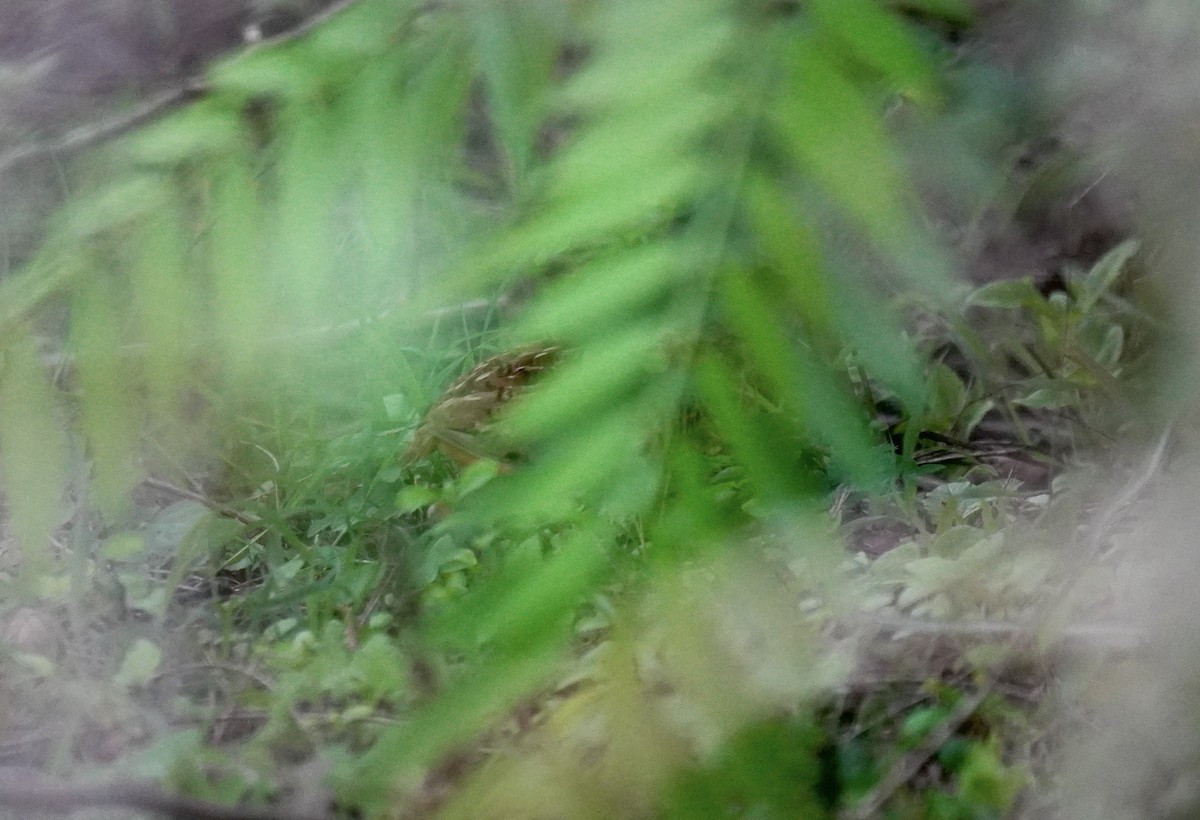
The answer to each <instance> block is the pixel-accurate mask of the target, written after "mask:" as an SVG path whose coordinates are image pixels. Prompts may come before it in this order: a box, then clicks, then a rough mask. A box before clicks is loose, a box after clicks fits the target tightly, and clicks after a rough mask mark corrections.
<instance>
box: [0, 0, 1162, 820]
mask: <svg viewBox="0 0 1200 820" xmlns="http://www.w3.org/2000/svg"><path fill="white" fill-rule="evenodd" d="M907 5H908V6H909V7H911V8H910V10H909V12H908V16H901V15H899V14H897V13H895V12H893V11H891V10H889V9H887V8H885V7H884V6H881V5H878V4H876V3H874V2H869V0H854V1H853V2H851V1H850V0H810V2H808V3H806V4H803V5H802V6H794V5H792V4H787V3H783V4H778V3H755V2H746V3H728V2H720V0H661V1H660V2H655V3H639V2H624V1H623V0H605V2H581V3H577V4H561V3H558V2H527V3H520V4H501V3H488V2H472V3H464V4H461V5H455V6H443V5H442V4H425V5H416V4H408V3H400V2H381V1H377V0H363V2H360V3H357V4H354V5H352V6H350V7H349V8H348V9H347V10H346V11H344V12H342V13H341V14H339V15H336V16H334V17H332V18H331V19H330V20H328V21H327V22H325V23H323V24H322V25H320V26H317V27H316V28H314V29H313V30H312V31H311V32H309V33H307V34H305V35H304V36H302V37H299V38H294V39H289V40H287V41H286V42H283V43H281V44H273V45H268V46H267V47H263V48H258V49H252V50H250V51H248V52H246V53H244V54H240V55H236V56H233V57H231V58H228V59H225V60H223V61H221V62H218V63H217V64H215V65H214V66H212V67H211V68H210V69H209V70H208V72H207V75H206V81H207V88H206V92H205V94H204V95H203V97H202V98H201V99H199V100H198V101H196V102H194V103H192V104H190V105H188V106H187V107H186V108H183V109H181V110H178V111H176V112H175V113H173V114H172V115H170V116H169V117H167V118H164V119H162V120H161V121H159V122H156V123H153V124H151V125H149V126H146V127H144V128H142V129H139V130H137V131H135V132H133V133H130V134H128V135H126V136H125V137H124V138H122V139H120V140H117V141H114V142H113V143H111V144H109V145H106V146H104V147H102V148H101V149H99V150H98V151H96V152H95V153H94V154H93V155H92V156H89V157H87V158H85V159H84V160H82V161H80V162H79V163H77V164H76V165H75V166H73V167H72V168H71V169H70V173H71V179H70V182H71V184H72V186H73V188H74V190H75V191H76V192H77V193H76V194H75V195H74V196H73V200H72V202H71V203H70V204H69V206H68V207H67V208H66V209H64V211H63V212H62V213H61V214H59V215H58V216H57V217H56V219H55V220H54V222H53V224H52V226H51V229H50V235H49V238H48V240H47V242H46V245H45V247H44V248H43V249H42V250H41V251H40V252H39V254H38V255H37V256H36V257H35V258H34V259H32V260H30V262H29V263H28V265H27V267H26V268H25V269H24V270H22V271H20V272H18V273H16V274H14V275H13V276H11V277H10V278H8V279H6V280H5V281H4V282H3V283H0V297H2V298H0V332H2V333H3V343H4V345H5V349H4V371H3V376H2V380H3V381H2V383H0V452H2V453H3V457H4V467H5V491H6V498H7V511H8V523H9V532H10V533H11V535H10V537H9V538H8V539H7V541H6V543H5V552H4V560H5V567H4V574H3V576H2V578H0V581H2V583H3V598H2V600H3V610H2V611H3V616H4V620H5V623H6V628H5V643H4V646H3V649H2V650H0V651H3V652H4V657H5V664H4V668H3V673H2V675H0V687H2V691H3V695H4V698H5V703H6V707H5V708H6V712H5V714H4V715H3V726H2V731H3V733H4V734H3V736H2V737H0V759H2V760H3V762H4V763H5V764H21V765H27V766H32V767H34V768H37V769H39V770H41V771H42V772H44V773H46V774H49V775H54V776H66V775H72V776H78V775H83V776H84V777H83V780H84V781H85V782H86V779H87V778H88V777H101V778H111V777H115V776H120V777H127V776H133V775H137V776H146V777H150V778H153V779H155V780H156V781H158V783H159V784H161V786H162V787H164V788H166V789H167V790H169V791H175V792H181V793H184V794H189V795H193V796H197V797H200V798H204V799H206V800H212V801H219V802H229V803H233V802H240V803H247V804H250V803H269V804H273V805H276V806H277V807H278V808H279V811H280V814H281V816H308V815H312V816H327V815H328V816H367V817H388V816H432V815H433V814H439V816H440V815H441V814H444V815H445V816H451V817H454V816H462V817H485V816H490V817H542V816H547V817H549V816H554V817H588V816H602V817H616V816H667V817H681V818H683V817H718V816H720V817H727V816H736V817H742V816H755V817H822V816H834V815H835V814H838V813H841V814H843V815H844V816H863V817H870V816H885V815H884V813H885V812H886V813H887V815H886V816H893V817H938V818H975V817H1001V816H1010V815H1013V816H1016V815H1017V814H1019V813H1021V812H1024V813H1025V816H1046V813H1050V812H1053V810H1054V799H1055V798H1054V797H1053V788H1052V787H1053V785H1054V764H1053V761H1054V755H1055V751H1056V748H1057V747H1058V746H1059V745H1061V744H1064V743H1068V742H1069V737H1070V730H1071V727H1072V722H1073V721H1076V720H1081V719H1082V717H1081V714H1080V712H1079V710H1078V709H1077V707H1075V706H1073V705H1071V704H1070V703H1069V700H1070V696H1069V693H1067V692H1065V691H1064V690H1063V687H1062V684H1061V680H1060V678H1059V674H1058V673H1059V671H1060V669H1061V666H1062V664H1063V663H1064V657H1071V658H1077V657H1083V658H1085V659H1087V661H1088V662H1092V663H1100V662H1101V661H1100V659H1101V658H1103V657H1104V656H1105V653H1107V652H1109V651H1112V650H1113V647H1112V646H1110V645H1109V644H1108V643H1106V641H1109V639H1112V638H1113V636H1114V634H1116V633H1115V632H1113V631H1105V630H1103V629H1100V630H1099V631H1096V630H1093V631H1087V630H1082V631H1081V629H1082V628H1081V627H1080V625H1081V624H1094V622H1096V621H1097V620H1101V621H1102V620H1104V619H1105V618H1106V617H1108V616H1109V615H1111V614H1112V613H1111V611H1110V610H1111V601H1112V599H1113V598H1114V596H1116V595H1117V594H1118V592H1119V585H1120V562H1121V560H1122V553H1121V551H1120V550H1116V549H1112V550H1110V549H1109V548H1108V547H1109V543H1108V540H1107V539H1108V538H1109V535H1110V533H1109V532H1107V531H1104V530H1105V529H1106V528H1105V527H1103V526H1101V521H1100V520H1099V519H1095V518H1089V516H1090V515H1091V513H1092V505H1093V504H1094V502H1095V498H1096V496H1097V494H1098V493H1101V492H1104V491H1105V490H1107V489H1111V484H1110V483H1106V482H1109V481H1110V476H1111V474H1113V473H1116V474H1117V475H1124V474H1125V472H1124V471H1125V468H1126V467H1127V465H1125V464H1123V463H1122V462H1121V460H1120V459H1121V458H1122V457H1123V456H1124V455H1125V454H1124V453H1121V452H1117V451H1115V450H1114V449H1113V448H1111V447H1110V446H1109V445H1110V443H1111V442H1112V440H1113V439H1115V438H1125V439H1127V440H1130V441H1138V440H1141V441H1149V440H1151V439H1153V437H1154V435H1155V430H1154V425H1153V421H1151V420H1146V419H1143V418H1142V416H1141V415H1140V414H1139V413H1138V412H1137V411H1136V408H1137V401H1136V398H1137V393H1138V391H1139V390H1145V389H1146V385H1148V384H1149V378H1150V375H1149V374H1150V372H1151V370H1152V367H1151V359H1152V355H1153V353H1154V342H1155V339H1156V336H1157V333H1158V328H1157V326H1156V324H1155V321H1154V319H1153V318H1152V317H1149V316H1147V315H1146V314H1145V313H1143V312H1142V310H1141V309H1140V308H1139V307H1138V305H1139V304H1140V302H1141V301H1142V300H1141V298H1140V294H1139V287H1140V285H1139V282H1138V277H1137V265H1136V260H1137V255H1136V254H1137V247H1136V244H1135V243H1133V242H1125V243H1123V244H1118V245H1116V246H1115V247H1112V248H1109V249H1107V252H1106V253H1104V254H1103V255H1101V256H1100V257H1099V258H1098V259H1088V260H1078V262H1077V264H1075V265H1071V264H1068V265H1066V266H1065V268H1064V270H1063V271H1062V272H1061V276H1060V277H1058V279H1056V280H1055V281H1054V282H1048V281H1046V280H1045V278H1044V277H1041V278H1039V279H1038V281H1037V282H1036V283H1035V281H1034V280H1033V279H1032V278H1029V277H1027V276H1025V275H1024V274H1026V273H1027V272H1026V271H1020V270H1014V271H1010V272H1009V273H1010V274H1011V277H1010V278H1007V279H1005V280H1004V281H998V282H992V283H989V284H985V285H982V286H968V285H966V284H964V283H963V282H962V281H961V279H960V278H958V277H956V276H955V273H954V266H955V262H954V260H955V257H954V255H953V253H952V252H951V251H949V250H947V248H946V241H947V237H948V236H950V235H952V234H953V233H954V229H955V228H956V227H958V226H956V225H955V224H953V223H954V222H955V220H956V219H959V218H960V217H961V219H962V220H963V221H964V222H965V221H966V220H967V218H968V217H967V215H968V214H975V213H982V212H985V211H988V210H989V209H993V208H999V209H1003V208H1004V207H1008V199H1007V198H1010V197H1012V196H1014V195H1015V194H1014V192H1013V191H1012V190H1011V186H1009V185H1008V184H1007V182H1008V180H1006V178H1005V176H1004V173H1005V171H1004V169H1003V168H1001V167H1000V165H1001V161H1000V159H999V157H1000V155H1001V154H1003V153H1004V152H1005V151H1010V150H1011V148H1012V146H1013V145H1015V144H1017V143H1019V142H1020V141H1021V140H1022V139H1026V138H1027V137H1028V136H1029V135H1027V134H1022V133H1019V128H1017V127H1015V126H1010V128H1011V130H1010V131H1009V132H1005V133H996V132H994V131H991V130H987V129H984V130H983V131H982V132H980V131H978V130H976V131H972V130H971V128H969V127H965V128H963V129H961V130H959V129H958V128H957V126H955V125H954V123H961V122H968V123H969V122H970V121H971V117H970V114H971V112H972V110H974V109H972V106H978V105H981V104H982V103H981V102H980V97H979V95H980V94H982V93H983V92H981V91H980V87H979V86H978V85H976V84H974V83H975V82H976V81H975V79H973V78H977V77H978V76H981V75H980V74H978V73H972V72H983V73H984V74H986V68H987V67H986V66H981V65H975V64H967V65H964V62H965V61H966V59H967V58H965V57H963V56H962V55H960V54H957V53H956V52H955V51H954V50H953V49H952V48H951V47H950V46H949V45H948V44H947V42H946V41H945V40H944V39H943V36H942V35H943V32H944V31H945V30H947V29H953V30H955V31H959V30H960V29H961V30H968V31H969V24H970V19H969V15H968V14H967V13H966V12H965V11H964V10H963V9H959V8H958V6H957V4H955V3H932V2H930V3H910V4H907ZM956 117H958V119H956ZM1030 122H1031V123H1032V122H1033V121H1032V120H1031V121H1030ZM1029 127H1030V128H1033V127H1034V125H1033V124H1031V125H1030V126H1029ZM933 131H939V132H944V133H949V134H952V135H953V139H952V140H951V141H950V142H948V143H947V145H949V147H950V149H952V150H949V149H948V150H949V153H948V154H947V156H946V157H945V160H946V165H945V167H932V168H929V167H923V166H919V165H917V164H916V163H914V162H913V161H911V160H912V157H911V156H910V155H909V154H908V153H907V151H906V149H905V147H904V146H905V145H906V140H911V139H919V138H920V135H921V134H927V133H931V132H933ZM1068 159H1069V158H1068ZM963 168H970V169H973V172H974V174H975V175H974V176H970V175H967V176H964V177H961V178H956V177H955V173H953V172H951V170H950V169H958V170H961V169H963ZM947 179H956V180H957V181H956V182H955V185H952V186H950V187H940V188H938V189H937V191H936V193H937V195H938V197H939V198H940V200H942V201H948V202H950V203H952V204H953V207H952V209H951V210H953V212H954V214H955V215H952V216H949V217H947V219H948V220H949V221H950V223H952V224H950V225H948V226H946V225H941V226H939V225H937V224H935V223H936V220H934V219H932V218H929V217H928V216H927V214H926V213H925V211H924V210H923V203H925V202H927V201H928V200H929V199H931V198H933V197H932V194H933V192H932V191H931V190H930V188H931V187H936V186H945V185H946V184H947V182H946V180H947ZM997 191H999V192H1000V193H997ZM1026 193H1027V195H1029V196H1033V195H1045V196H1060V195H1061V196H1065V195H1067V193H1068V191H1067V190H1065V189H1064V190H1061V191H1053V190H1052V191H1051V192H1050V193H1049V194H1042V193H1040V192H1039V193H1037V194H1029V193H1028V191H1027V192H1026ZM68 317H69V318H68ZM64 328H65V331H64ZM64 342H65V346H64ZM548 342H552V343H554V344H555V345H557V346H559V347H560V348H561V350H562V353H561V357H560V359H559V361H558V362H557V363H556V364H555V366H554V367H553V368H551V369H550V370H549V372H547V373H546V374H545V375H544V376H543V377H542V378H541V379H539V380H538V382H537V383H536V385H534V386H533V387H532V388H530V389H529V390H528V391H526V392H524V393H523V394H522V395H521V396H520V397H519V398H517V399H516V400H514V401H513V402H511V403H510V405H509V406H508V407H506V409H505V411H504V412H503V413H502V414H501V416H500V418H499V420H498V421H497V422H496V424H495V429H494V431H493V432H494V435H495V436H496V437H498V438H499V439H502V440H503V441H504V442H505V445H506V448H507V449H506V451H505V453H504V455H508V454H509V453H510V452H511V453H513V454H514V457H513V458H511V459H505V458H497V459H495V460H493V459H488V458H483V459H479V460H475V461H474V462H473V463H471V464H469V465H467V466H465V467H460V466H457V465H455V464H454V463H453V462H451V461H450V460H447V459H445V458H444V457H443V456H442V455H441V454H439V453H434V454H432V455H430V456H428V457H427V458H423V459H420V460H417V461H415V462H406V461H404V460H402V459H401V457H400V454H401V452H402V451H403V450H404V449H405V446H406V443H407V442H408V441H409V440H410V439H411V438H412V436H413V433H414V430H415V429H416V428H417V426H418V425H419V424H420V423H421V419H422V416H423V415H424V414H425V412H426V410H427V409H428V408H429V406H430V405H431V404H433V403H435V402H436V401H437V400H438V396H439V394H440V393H441V390H442V389H443V387H444V386H445V385H446V384H447V383H448V382H450V381H452V380H453V379H454V378H455V377H457V376H459V375H461V374H462V373H464V372H467V371H468V370H470V368H471V367H472V366H474V365H475V364H477V363H478V362H480V361H485V360H487V359H488V358H489V357H490V356H492V355H493V354H496V353H502V352H503V351H506V350H512V349H520V348H522V347H523V346H526V345H536V344H546V343H548ZM48 364H49V365H52V366H53V370H51V369H50V367H48ZM1152 466H1153V465H1152ZM1135 472H1136V471H1135ZM1133 488H1134V489H1135V490H1141V489H1144V486H1141V485H1136V484H1135V485H1134V487H1133ZM1136 496H1137V493H1136V492H1130V493H1127V497H1126V498H1125V501H1124V502H1123V504H1124V506H1122V505H1117V508H1115V509H1113V510H1111V511H1110V513H1108V514H1107V515H1108V518H1106V519H1104V523H1105V524H1109V525H1111V524H1113V523H1114V521H1115V516H1117V515H1119V514H1123V513H1124V512H1125V509H1124V507H1125V506H1128V504H1129V503H1132V501H1133V500H1135V499H1136ZM1089 521H1091V522H1092V523H1090V524H1089V523H1088V522H1089ZM1070 546H1075V547H1078V550H1076V551H1072V550H1070V549H1066V547H1070ZM1079 551H1083V552H1084V553H1085V554H1087V555H1088V556H1089V560H1088V561H1087V562H1085V565H1084V566H1081V565H1080V564H1079V563H1072V560H1073V558H1072V556H1074V555H1076V554H1077V552H1079ZM18 553H19V554H18ZM1031 635H1036V640H1034V639H1032V638H1031ZM1117 637H1118V638H1119V637H1120V636H1119V635H1117ZM1117 648H1118V649H1119V647H1117ZM0 796H3V793H0ZM83 800H84V801H86V796H85V797H84V798H83ZM128 802H129V803H131V804H135V805H141V806H144V805H145V803H144V802H142V803H139V802H138V800H137V799H134V798H130V800H129V801H128Z"/></svg>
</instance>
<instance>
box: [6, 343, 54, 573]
mask: <svg viewBox="0 0 1200 820" xmlns="http://www.w3.org/2000/svg"><path fill="white" fill-rule="evenodd" d="M57 404H58V403H57V401H56V399H55V395H54V390H53V389H52V388H51V386H50V383H49V381H48V379H47V374H46V372H45V369H44V368H43V367H42V363H41V360H40V358H39V355H38V348H37V345H36V344H35V343H34V341H33V338H32V337H30V336H23V337H20V338H17V339H15V340H13V341H12V342H10V343H9V345H8V347H7V348H6V349H5V350H4V353H3V366H2V370H0V460H2V462H3V465H4V494H5V499H6V501H7V505H8V514H9V519H10V522H11V526H12V530H13V533H14V534H15V535H16V537H17V540H18V542H19V543H20V545H21V557H22V562H21V571H22V575H23V576H24V577H26V578H36V577H37V575H38V574H39V572H41V571H42V570H43V569H45V568H47V567H48V566H49V564H50V554H49V551H48V549H49V540H50V536H51V535H52V534H53V533H54V530H55V529H56V528H57V527H58V525H59V523H60V522H61V521H62V516H63V492H64V490H65V489H66V486H67V478H68V475H67V442H66V436H65V434H64V432H63V427H62V424H63V420H62V419H61V418H60V416H59V413H58V407H57Z"/></svg>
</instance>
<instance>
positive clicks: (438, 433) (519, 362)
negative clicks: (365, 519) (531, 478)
mask: <svg viewBox="0 0 1200 820" xmlns="http://www.w3.org/2000/svg"><path fill="white" fill-rule="evenodd" d="M558 355H559V349H558V348H557V347H536V348H525V349H522V350H518V351H515V352H509V353H501V354H499V355H496V356H492V357H491V358H490V359H487V360H486V361H484V362H481V363H480V364H479V365H478V366H476V367H475V368H474V369H473V370H471V372H469V373H467V374H466V375H465V376H462V377H461V378H459V379H457V380H455V381H454V382H452V383H451V384H450V386H449V387H447V388H446V390H445V392H444V393H442V395H441V397H440V398H438V400H437V401H436V402H434V403H433V406H432V407H430V408H429V410H428V411H427V412H426V413H425V417H424V419H422V421H421V425H420V426H419V427H418V428H417V430H416V432H415V433H414V434H413V439H412V442H411V443H410V444H409V445H408V447H407V449H405V451H404V454H403V455H402V456H401V459H402V461H403V462H404V463H406V464H410V463H412V462H415V461H419V460H420V459H422V458H425V457H426V456H428V455H429V454H431V453H432V452H433V451H434V450H438V451H440V452H441V453H442V455H444V456H446V457H447V458H449V459H451V460H452V461H454V462H455V463H457V464H458V465H459V466H460V467H465V466H466V465H468V464H471V463H472V462H475V461H478V460H479V459H482V458H496V459H502V458H504V456H506V455H507V453H505V452H504V448H503V446H502V444H501V443H500V442H497V441H496V440H495V439H494V437H493V436H490V435H489V426H490V423H491V421H492V420H493V418H494V417H495V415H496V413H497V412H498V411H499V410H500V409H501V408H502V407H504V406H505V405H506V404H507V403H508V402H509V400H510V399H512V397H513V396H515V395H517V394H518V393H520V392H521V390H523V389H524V388H525V387H527V386H529V384H530V383H531V382H533V381H534V380H535V379H537V377H538V376H539V375H540V374H541V373H542V371H544V370H545V369H546V368H548V367H550V366H551V365H553V364H554V362H555V361H556V360H557V358H558Z"/></svg>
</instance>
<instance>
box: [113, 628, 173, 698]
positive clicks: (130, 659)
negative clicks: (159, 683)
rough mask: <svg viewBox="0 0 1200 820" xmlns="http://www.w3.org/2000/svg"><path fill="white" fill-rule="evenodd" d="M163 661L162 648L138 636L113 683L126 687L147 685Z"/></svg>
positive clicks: (114, 676)
mask: <svg viewBox="0 0 1200 820" xmlns="http://www.w3.org/2000/svg"><path fill="white" fill-rule="evenodd" d="M161 663H162V650H161V649H159V648H158V647H157V646H155V645H154V644H153V643H151V642H150V641H148V640H146V639H145V638H138V639H137V640H135V641H134V642H133V644H132V645H130V647H129V649H128V650H127V651H126V652H125V658H124V660H122V661H121V668H120V669H118V670H117V673H116V674H115V675H113V683H115V684H116V685H117V686H121V687H123V688H126V689H131V688H133V687H135V686H145V685H146V684H147V683H149V682H150V681H152V680H153V679H154V674H155V673H156V672H157V671H158V667H159V665H160V664H161Z"/></svg>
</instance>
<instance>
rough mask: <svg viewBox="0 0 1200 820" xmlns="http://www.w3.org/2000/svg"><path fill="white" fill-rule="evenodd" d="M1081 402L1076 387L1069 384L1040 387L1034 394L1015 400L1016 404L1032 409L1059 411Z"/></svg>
mask: <svg viewBox="0 0 1200 820" xmlns="http://www.w3.org/2000/svg"><path fill="white" fill-rule="evenodd" d="M1078 402H1079V394H1078V392H1077V391H1076V390H1075V388H1074V387H1072V386H1071V385H1067V384H1059V385H1050V386H1048V387H1040V388H1038V389H1037V390H1034V391H1033V392H1031V393H1029V394H1027V395H1025V396H1022V397H1020V398H1018V399H1014V400H1013V403H1014V404H1019V405H1021V406H1022V407H1029V408H1031V409H1043V410H1059V409H1061V408H1063V407H1071V406H1074V405H1075V404H1077V403H1078Z"/></svg>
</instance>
